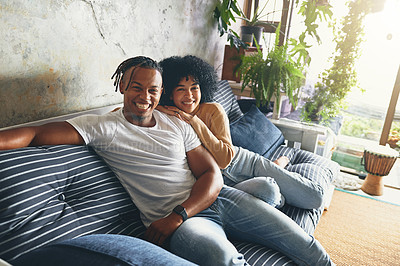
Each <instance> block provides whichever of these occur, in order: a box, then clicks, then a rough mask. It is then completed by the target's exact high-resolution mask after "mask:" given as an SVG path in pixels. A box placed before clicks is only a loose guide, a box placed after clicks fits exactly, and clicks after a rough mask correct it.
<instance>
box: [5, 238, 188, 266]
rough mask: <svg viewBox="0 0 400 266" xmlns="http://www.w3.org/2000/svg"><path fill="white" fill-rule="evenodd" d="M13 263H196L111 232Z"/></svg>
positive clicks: (45, 249)
mask: <svg viewBox="0 0 400 266" xmlns="http://www.w3.org/2000/svg"><path fill="white" fill-rule="evenodd" d="M10 263H11V264H12V265H14V266H25V265H30V266H45V265H56V266H70V265H74V266H87V265H96V266H97V265H99V266H108V265H160V266H161V265H162V266H164V265H171V266H172V265H173V266H176V265H181V266H191V265H194V264H193V263H191V262H189V261H187V260H185V259H182V258H179V257H178V256H176V255H174V254H172V253H170V252H168V251H166V250H164V249H163V248H161V247H159V246H156V245H153V244H151V243H149V242H147V241H144V240H141V239H138V238H135V237H130V236H123V235H111V234H110V235H108V234H97V235H87V236H82V237H78V238H74V239H70V240H65V241H61V242H58V243H54V244H50V245H47V246H43V247H40V248H38V249H35V250H33V251H31V252H29V253H26V254H24V255H22V256H20V257H18V258H17V259H15V260H14V261H11V262H10Z"/></svg>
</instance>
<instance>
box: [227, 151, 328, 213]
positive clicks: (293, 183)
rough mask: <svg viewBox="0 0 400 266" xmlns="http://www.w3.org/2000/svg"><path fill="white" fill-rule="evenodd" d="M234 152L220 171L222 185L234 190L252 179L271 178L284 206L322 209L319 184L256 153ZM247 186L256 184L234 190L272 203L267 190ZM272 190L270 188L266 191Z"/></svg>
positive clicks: (322, 199)
mask: <svg viewBox="0 0 400 266" xmlns="http://www.w3.org/2000/svg"><path fill="white" fill-rule="evenodd" d="M235 150H236V154H235V157H234V158H233V160H232V162H231V164H230V165H229V166H228V167H227V168H225V169H223V170H221V171H222V175H223V177H224V183H225V184H226V185H228V186H232V187H236V185H237V184H240V183H241V182H243V181H246V180H252V179H253V178H254V177H272V178H273V179H274V180H275V182H276V183H277V184H278V186H279V189H280V193H281V194H282V195H283V196H284V198H285V201H286V203H288V204H290V205H292V206H295V207H299V208H303V209H318V208H319V207H321V206H322V205H323V203H324V189H323V187H321V186H320V185H319V184H316V183H315V182H313V181H311V180H309V179H307V178H304V177H303V176H301V175H300V174H298V173H295V172H290V171H288V170H286V169H284V168H282V167H280V166H278V165H277V164H275V163H274V162H271V161H270V160H268V159H267V158H264V157H262V156H261V155H259V154H257V153H254V152H251V151H249V150H246V149H243V148H241V147H235ZM251 182H257V181H250V182H248V183H247V184H244V185H242V186H240V187H237V188H238V189H240V190H243V191H246V192H247V193H249V194H252V195H254V194H260V193H264V196H263V197H264V198H267V199H268V200H270V201H276V195H272V196H270V195H269V193H271V192H270V191H269V190H267V191H265V192H262V191H260V188H261V187H260V186H251V187H250V185H249V184H251ZM269 184H271V183H270V182H269ZM265 186H268V184H265ZM271 186H272V185H271ZM273 189H274V188H273V187H272V188H271V189H270V190H273ZM259 198H261V199H262V197H259Z"/></svg>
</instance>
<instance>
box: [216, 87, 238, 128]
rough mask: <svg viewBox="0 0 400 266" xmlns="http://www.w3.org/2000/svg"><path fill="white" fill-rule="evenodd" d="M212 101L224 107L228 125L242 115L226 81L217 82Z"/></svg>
mask: <svg viewBox="0 0 400 266" xmlns="http://www.w3.org/2000/svg"><path fill="white" fill-rule="evenodd" d="M213 101H214V102H217V103H219V104H221V105H222V107H224V110H225V112H226V114H227V115H228V118H229V122H230V123H233V122H235V121H236V120H238V119H239V118H240V117H241V116H242V115H243V113H242V111H241V110H240V107H239V104H238V102H237V100H236V97H235V95H234V94H233V92H232V89H231V86H230V85H229V82H228V81H227V80H221V81H219V82H218V90H217V91H216V92H215V93H214V96H213Z"/></svg>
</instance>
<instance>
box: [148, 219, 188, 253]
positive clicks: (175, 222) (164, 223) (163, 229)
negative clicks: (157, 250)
mask: <svg viewBox="0 0 400 266" xmlns="http://www.w3.org/2000/svg"><path fill="white" fill-rule="evenodd" d="M182 223H183V219H182V217H181V216H180V215H179V214H176V213H171V214H170V215H168V216H167V217H165V218H162V219H160V220H157V221H155V222H152V223H151V224H150V226H149V228H147V230H146V232H145V234H144V236H145V238H146V240H147V241H149V242H152V243H153V244H156V245H159V246H162V245H163V244H164V241H165V240H166V239H167V238H168V237H170V236H171V235H172V234H173V233H174V232H175V230H176V229H177V228H178V227H179V226H180V225H181V224H182Z"/></svg>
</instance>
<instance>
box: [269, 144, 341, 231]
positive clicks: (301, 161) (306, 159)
mask: <svg viewBox="0 0 400 266" xmlns="http://www.w3.org/2000/svg"><path fill="white" fill-rule="evenodd" d="M281 156H286V157H288V158H289V164H288V165H287V166H286V169H287V170H289V171H291V172H296V173H299V174H300V175H302V176H304V177H305V178H307V179H310V180H312V181H314V182H316V183H318V184H319V185H321V187H322V188H324V190H325V191H327V190H328V188H329V185H330V184H331V183H332V182H333V180H334V179H335V178H336V177H337V176H338V174H339V170H340V169H339V165H338V164H337V163H336V162H334V161H331V160H329V159H327V158H325V157H322V156H318V155H316V154H314V153H311V152H309V151H305V150H301V149H297V148H290V147H285V146H280V147H279V148H277V149H276V151H275V152H274V154H273V155H272V157H271V160H272V161H274V160H276V159H277V158H279V157H281ZM281 210H282V211H283V212H284V213H286V215H288V216H289V217H290V218H292V219H293V220H294V221H295V222H296V223H297V224H299V225H300V226H301V227H302V228H303V229H304V230H305V231H306V232H307V233H309V234H311V235H312V234H313V233H314V231H315V228H316V226H317V224H318V222H319V219H320V217H321V215H322V212H323V210H324V206H322V207H321V208H320V209H313V210H305V209H300V208H297V207H293V206H290V205H288V204H286V205H285V206H284V207H283V208H282V209H281Z"/></svg>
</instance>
